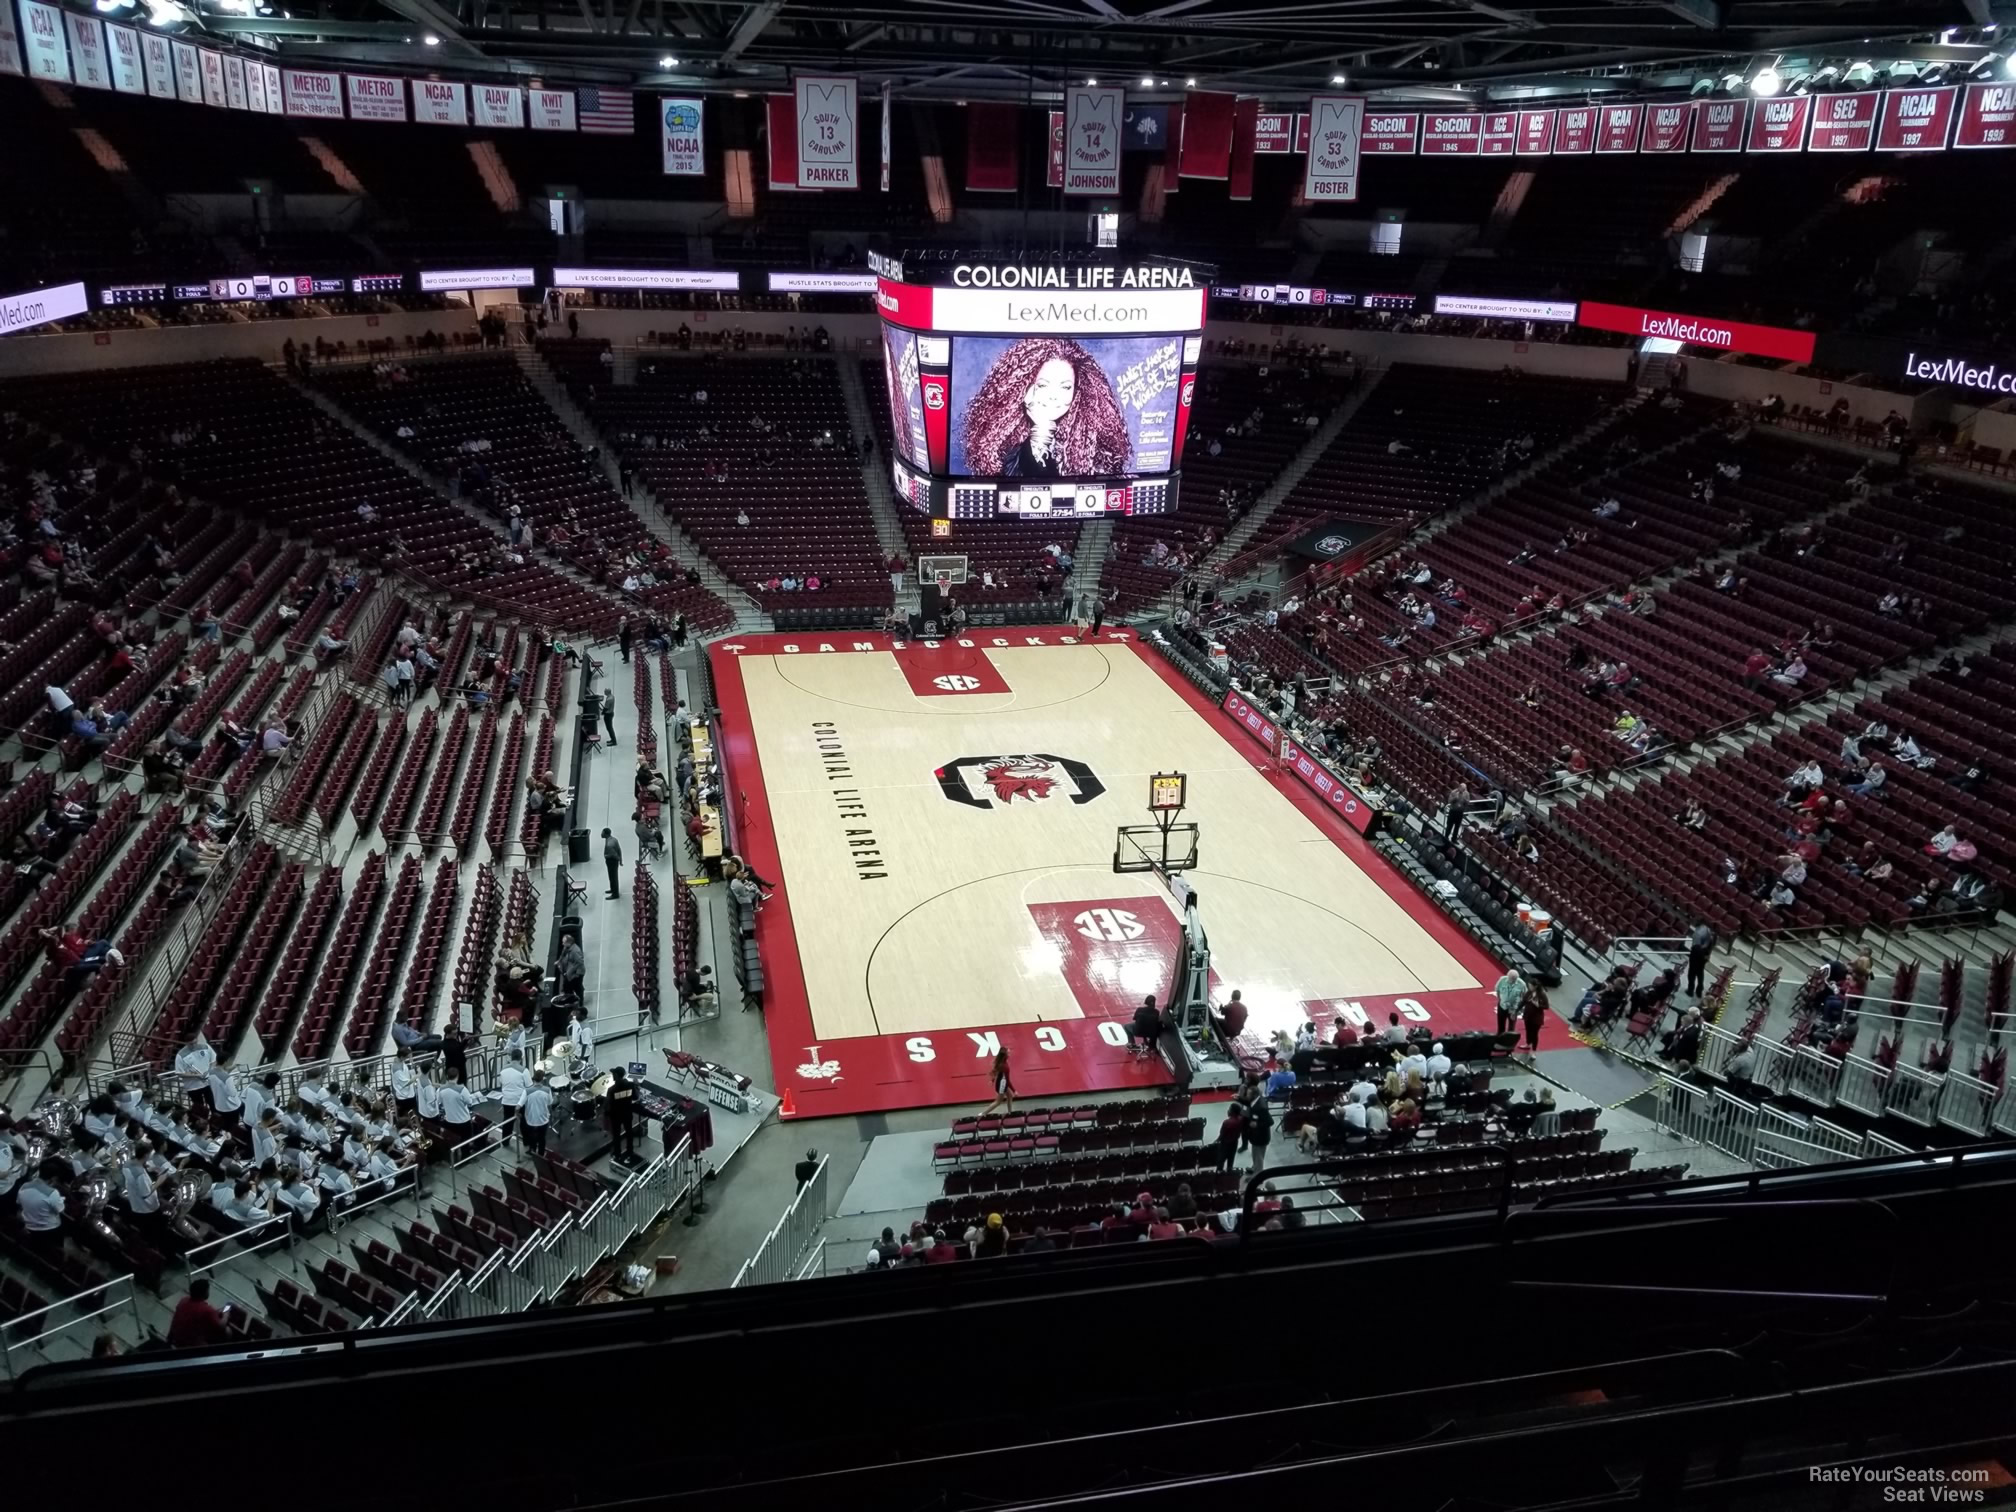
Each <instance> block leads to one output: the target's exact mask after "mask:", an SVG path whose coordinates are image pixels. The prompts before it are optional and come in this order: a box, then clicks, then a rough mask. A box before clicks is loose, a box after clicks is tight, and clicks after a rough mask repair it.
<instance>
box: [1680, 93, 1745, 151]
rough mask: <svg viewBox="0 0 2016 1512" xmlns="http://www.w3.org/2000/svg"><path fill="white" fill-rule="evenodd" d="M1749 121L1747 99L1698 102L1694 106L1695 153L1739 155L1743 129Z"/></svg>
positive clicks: (1741, 148)
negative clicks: (1736, 153) (1733, 153)
mask: <svg viewBox="0 0 2016 1512" xmlns="http://www.w3.org/2000/svg"><path fill="white" fill-rule="evenodd" d="M1749 122H1750V102H1749V101H1748V100H1697V101H1696V102H1695V105H1694V145H1693V148H1692V150H1693V151H1695V152H1741V151H1742V150H1743V128H1744V127H1745V126H1747V125H1748V124H1749Z"/></svg>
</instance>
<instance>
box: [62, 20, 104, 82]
mask: <svg viewBox="0 0 2016 1512" xmlns="http://www.w3.org/2000/svg"><path fill="white" fill-rule="evenodd" d="M63 25H64V27H65V28H66V29H67V31H68V32H69V42H70V72H71V75H72V76H73V77H74V78H75V79H76V80H77V82H78V83H79V84H81V85H83V86H84V87H85V88H86V89H110V88H111V87H112V67H111V64H110V63H109V62H108V61H107V60H106V57H105V25H104V23H103V22H101V21H100V20H99V19H98V18H97V17H96V16H80V15H78V14H77V12H75V11H65V12H63Z"/></svg>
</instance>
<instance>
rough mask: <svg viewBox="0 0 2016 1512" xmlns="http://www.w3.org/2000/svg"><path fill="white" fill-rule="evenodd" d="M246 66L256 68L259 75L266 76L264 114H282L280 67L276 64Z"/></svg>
mask: <svg viewBox="0 0 2016 1512" xmlns="http://www.w3.org/2000/svg"><path fill="white" fill-rule="evenodd" d="M247 66H248V67H257V68H258V70H259V71H260V72H261V73H263V74H265V75H266V114H268V115H281V114H284V113H285V111H286V107H285V106H284V105H282V104H281V103H280V65H279V64H277V63H260V64H256V65H250V64H248V65H247Z"/></svg>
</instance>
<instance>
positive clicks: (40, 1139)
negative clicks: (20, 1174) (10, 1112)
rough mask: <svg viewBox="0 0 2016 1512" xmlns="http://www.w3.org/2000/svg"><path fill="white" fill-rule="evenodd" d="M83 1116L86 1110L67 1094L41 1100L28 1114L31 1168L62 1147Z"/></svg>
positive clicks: (37, 1165) (27, 1161)
mask: <svg viewBox="0 0 2016 1512" xmlns="http://www.w3.org/2000/svg"><path fill="white" fill-rule="evenodd" d="M83 1116H84V1113H83V1110H82V1109H81V1108H79V1107H78V1106H77V1104H75V1103H74V1102H71V1101H70V1100H69V1099H68V1098H67V1097H51V1098H47V1099H45V1100H44V1101H42V1102H40V1103H38V1104H37V1105H36V1107H35V1109H34V1111H33V1112H31V1113H30V1114H29V1115H28V1121H29V1131H28V1148H27V1151H26V1153H25V1156H24V1159H25V1161H26V1163H27V1166H28V1169H29V1170H31V1171H32V1170H35V1169H36V1168H37V1167H39V1166H40V1165H41V1164H42V1162H43V1161H44V1160H46V1159H48V1158H49V1157H50V1156H51V1155H53V1154H55V1153H56V1152H57V1151H58V1150H60V1149H62V1148H63V1146H64V1145H65V1144H66V1143H67V1142H68V1141H69V1138H70V1131H71V1130H72V1129H74V1128H76V1127H77V1124H78V1121H79V1120H80V1119H82V1118H83Z"/></svg>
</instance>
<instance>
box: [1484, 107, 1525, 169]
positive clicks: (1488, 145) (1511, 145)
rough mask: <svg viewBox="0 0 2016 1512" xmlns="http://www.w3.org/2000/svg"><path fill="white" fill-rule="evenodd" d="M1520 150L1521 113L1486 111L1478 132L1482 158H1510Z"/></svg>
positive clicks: (1513, 111) (1514, 111)
mask: <svg viewBox="0 0 2016 1512" xmlns="http://www.w3.org/2000/svg"><path fill="white" fill-rule="evenodd" d="M1518 150H1519V112H1518V111H1516V110H1492V111H1486V112H1485V114H1484V116H1483V118H1482V123H1481V125H1480V126H1479V128H1478V131H1477V154H1478V156H1480V157H1510V156H1512V154H1513V153H1515V152H1517V151H1518Z"/></svg>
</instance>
